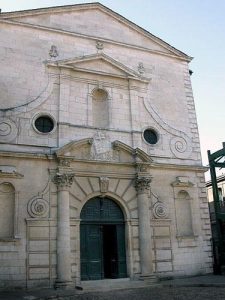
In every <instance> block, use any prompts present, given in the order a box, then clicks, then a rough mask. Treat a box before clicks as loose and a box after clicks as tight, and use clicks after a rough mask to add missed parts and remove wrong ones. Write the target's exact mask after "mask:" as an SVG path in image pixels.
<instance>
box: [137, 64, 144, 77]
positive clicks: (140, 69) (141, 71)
mask: <svg viewBox="0 0 225 300" xmlns="http://www.w3.org/2000/svg"><path fill="white" fill-rule="evenodd" d="M138 72H139V73H140V74H141V75H143V74H144V73H145V68H144V65H143V63H142V62H139V64H138Z"/></svg>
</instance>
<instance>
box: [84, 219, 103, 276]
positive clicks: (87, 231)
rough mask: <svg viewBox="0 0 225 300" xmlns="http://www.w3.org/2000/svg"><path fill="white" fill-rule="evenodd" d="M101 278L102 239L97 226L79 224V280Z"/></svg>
mask: <svg viewBox="0 0 225 300" xmlns="http://www.w3.org/2000/svg"><path fill="white" fill-rule="evenodd" d="M101 278H102V238H101V230H100V226H99V225H87V224H81V280H95V279H101Z"/></svg>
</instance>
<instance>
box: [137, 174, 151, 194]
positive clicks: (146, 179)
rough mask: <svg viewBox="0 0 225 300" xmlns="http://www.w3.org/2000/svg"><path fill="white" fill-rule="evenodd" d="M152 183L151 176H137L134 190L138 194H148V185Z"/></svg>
mask: <svg viewBox="0 0 225 300" xmlns="http://www.w3.org/2000/svg"><path fill="white" fill-rule="evenodd" d="M151 181H152V176H150V175H149V174H148V175H142V174H137V176H136V179H135V188H136V190H137V192H138V193H139V194H143V193H148V191H149V190H150V183H151Z"/></svg>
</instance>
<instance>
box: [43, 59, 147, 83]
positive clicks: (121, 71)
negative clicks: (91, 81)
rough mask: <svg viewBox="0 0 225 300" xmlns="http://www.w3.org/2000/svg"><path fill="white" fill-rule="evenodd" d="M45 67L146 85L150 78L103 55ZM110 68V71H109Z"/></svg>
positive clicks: (49, 63) (67, 60)
mask: <svg viewBox="0 0 225 300" xmlns="http://www.w3.org/2000/svg"><path fill="white" fill-rule="evenodd" d="M93 63H95V64H96V66H93ZM99 63H101V68H99V67H98V64H99ZM46 65H47V66H48V67H56V68H66V69H71V70H74V71H80V72H85V73H94V74H99V75H104V76H106V75H108V76H113V77H120V78H126V79H133V80H138V81H142V82H146V83H148V82H149V81H150V78H146V77H143V76H141V75H140V74H139V73H137V72H135V71H134V70H132V69H130V68H129V67H127V66H125V65H124V64H122V63H121V62H119V61H118V60H115V59H114V58H112V57H110V56H108V55H106V54H105V53H95V54H90V55H85V56H79V57H74V58H70V59H64V60H55V61H46ZM104 66H105V70H104ZM110 67H111V69H109V68H110Z"/></svg>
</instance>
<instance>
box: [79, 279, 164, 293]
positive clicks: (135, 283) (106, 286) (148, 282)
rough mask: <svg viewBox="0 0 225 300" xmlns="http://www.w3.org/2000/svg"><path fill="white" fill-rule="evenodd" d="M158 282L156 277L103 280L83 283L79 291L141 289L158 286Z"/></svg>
mask: <svg viewBox="0 0 225 300" xmlns="http://www.w3.org/2000/svg"><path fill="white" fill-rule="evenodd" d="M157 284H158V280H157V278H156V276H148V277H145V278H141V279H140V280H131V279H130V278H120V279H103V280H89V281H82V282H81V285H80V286H79V287H76V288H77V289H78V290H79V289H80V290H83V291H85V292H88V291H99V290H101V291H107V290H112V289H132V288H141V287H147V286H152V285H157Z"/></svg>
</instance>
